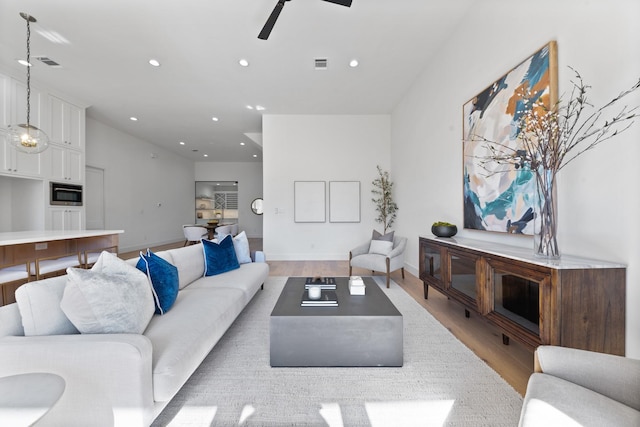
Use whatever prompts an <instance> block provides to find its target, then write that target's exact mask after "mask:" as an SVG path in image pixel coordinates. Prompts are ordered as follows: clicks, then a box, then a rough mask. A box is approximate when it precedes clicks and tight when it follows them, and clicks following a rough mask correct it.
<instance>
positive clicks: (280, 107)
mask: <svg viewBox="0 0 640 427" xmlns="http://www.w3.org/2000/svg"><path fill="white" fill-rule="evenodd" d="M473 1H476V0H455V1H452V0H428V1H427V0H353V4H352V6H351V7H350V8H347V7H344V6H339V5H336V4H332V3H328V2H325V1H322V0H292V1H290V2H287V3H286V4H285V7H284V9H283V11H282V13H281V15H280V17H279V19H278V22H277V23H276V25H275V27H274V30H273V32H272V33H271V36H270V37H269V40H266V41H265V40H259V39H258V38H257V36H258V33H259V32H260V30H261V29H262V26H263V25H264V23H265V21H266V20H267V18H268V16H269V15H270V13H271V11H272V10H273V8H274V6H275V5H276V3H277V0H183V1H176V0H135V1H134V0H108V1H98V0H55V1H53V0H0V66H1V67H2V68H3V69H5V70H10V72H11V73H13V74H16V75H18V76H21V75H22V76H24V75H26V74H25V73H26V71H25V68H24V67H22V66H20V65H18V64H17V62H16V60H17V59H19V58H24V57H25V56H26V22H25V21H24V20H23V19H22V18H21V17H20V16H19V12H26V13H29V14H31V15H33V16H34V17H36V18H37V20H38V22H37V23H36V24H32V36H31V55H32V57H34V56H48V57H49V58H51V59H53V60H54V61H56V62H58V63H59V64H60V65H61V67H60V68H51V67H48V66H46V65H44V64H42V63H41V62H38V61H34V60H33V59H32V63H34V66H33V68H32V84H34V85H36V84H39V85H41V86H45V87H48V88H55V90H57V91H59V92H61V93H62V94H66V95H68V96H72V97H74V98H75V99H77V100H78V101H80V102H83V103H85V104H86V106H88V107H89V108H88V110H87V114H88V115H89V116H90V117H92V118H95V119H97V120H99V121H101V122H104V123H106V124H108V125H111V126H113V127H115V128H117V129H120V130H122V131H125V132H127V133H129V134H132V135H135V136H137V137H139V138H141V139H144V140H147V141H150V142H152V143H154V144H157V145H160V146H163V147H165V148H167V149H170V150H172V151H175V152H176V153H180V154H181V155H183V156H185V157H188V158H191V159H193V160H197V161H236V162H244V161H261V160H262V155H261V147H260V146H259V145H258V144H256V143H254V142H253V141H252V138H250V137H249V136H247V135H253V136H254V138H253V139H256V140H258V141H260V140H261V132H262V120H261V112H258V111H255V110H253V111H251V110H248V109H247V108H246V106H247V105H253V106H255V105H262V106H264V107H265V108H266V110H264V111H263V112H262V113H266V114H388V113H390V112H391V111H392V109H393V107H394V106H395V105H396V104H397V103H398V101H399V100H400V99H401V98H402V96H403V95H404V94H405V93H406V91H407V90H408V88H409V87H410V85H411V84H412V83H413V82H414V81H415V79H416V77H417V75H418V74H419V73H420V72H421V71H422V70H423V69H424V68H425V67H427V66H434V67H437V66H438V64H437V61H435V60H431V61H430V59H431V58H433V57H434V55H437V52H438V49H439V47H440V46H441V45H442V43H443V40H446V38H447V37H448V36H449V35H450V34H451V32H452V31H455V29H456V26H457V22H458V21H459V20H460V19H461V17H462V15H463V14H464V13H465V12H466V10H467V9H468V8H469V5H470V4H471V3H472V2H473ZM43 31H44V32H55V33H57V34H59V35H60V36H62V37H63V38H64V39H66V41H67V42H66V43H54V42H52V41H50V40H48V39H46V38H45V37H43V36H42V32H43ZM151 58H156V59H158V60H159V61H160V62H161V64H162V65H161V66H160V67H158V68H154V67H152V66H150V65H149V64H148V60H149V59H151ZM241 58H245V59H247V60H248V61H249V62H250V66H249V67H246V68H243V67H241V66H240V65H239V64H238V60H239V59H241ZM315 58H326V59H328V69H326V70H322V71H318V70H315V69H314V59H315ZM354 58H355V59H357V60H358V61H359V63H360V66H359V67H357V68H350V67H349V65H348V64H349V61H350V60H351V59H354ZM131 116H136V117H138V118H139V120H138V121H137V122H132V121H130V120H129V117H131ZM213 116H216V117H218V118H219V121H218V122H214V121H213V120H212V117H213ZM179 141H184V142H185V143H186V145H185V146H180V145H179ZM241 142H244V143H245V144H246V145H244V146H241V145H240V143H241ZM192 150H198V151H197V152H193V151H192ZM204 154H209V157H208V158H204V157H203V155H204ZM254 154H257V155H258V157H256V158H254V157H253V155H254Z"/></svg>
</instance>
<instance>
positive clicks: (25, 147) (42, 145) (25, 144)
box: [7, 123, 49, 154]
mask: <svg viewBox="0 0 640 427" xmlns="http://www.w3.org/2000/svg"><path fill="white" fill-rule="evenodd" d="M7 130H8V131H9V132H8V134H7V140H8V142H9V144H11V145H12V146H14V147H15V148H16V150H18V151H22V152H23V153H28V154H37V153H42V152H43V151H44V150H46V149H47V148H48V147H49V137H48V136H47V134H46V133H44V132H43V131H41V130H40V129H38V128H37V127H35V126H33V125H27V124H24V123H21V124H19V125H9V127H8V128H7Z"/></svg>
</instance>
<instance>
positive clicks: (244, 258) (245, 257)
mask: <svg viewBox="0 0 640 427" xmlns="http://www.w3.org/2000/svg"><path fill="white" fill-rule="evenodd" d="M233 248H234V249H235V251H236V257H237V258H238V262H239V263H240V264H248V263H250V262H251V251H249V240H248V239H247V234H246V233H245V232H244V230H243V231H241V232H240V233H238V235H237V236H235V237H234V238H233Z"/></svg>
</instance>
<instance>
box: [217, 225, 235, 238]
mask: <svg viewBox="0 0 640 427" xmlns="http://www.w3.org/2000/svg"><path fill="white" fill-rule="evenodd" d="M227 234H231V236H234V234H233V224H228V225H221V226H219V227H216V234H215V236H214V237H215V238H216V239H218V240H220V236H222V237H223V238H224V236H226V235H227Z"/></svg>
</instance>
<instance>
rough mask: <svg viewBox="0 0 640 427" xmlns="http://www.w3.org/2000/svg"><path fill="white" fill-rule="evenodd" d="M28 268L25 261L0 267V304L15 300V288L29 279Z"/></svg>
mask: <svg viewBox="0 0 640 427" xmlns="http://www.w3.org/2000/svg"><path fill="white" fill-rule="evenodd" d="M28 268H29V267H28V263H26V262H25V263H21V264H12V265H7V266H5V267H2V268H1V269H0V306H2V305H7V304H11V303H14V302H16V297H15V292H16V289H18V288H19V287H20V286H22V285H24V284H25V283H27V282H28V281H29V273H28V272H27V271H28Z"/></svg>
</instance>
